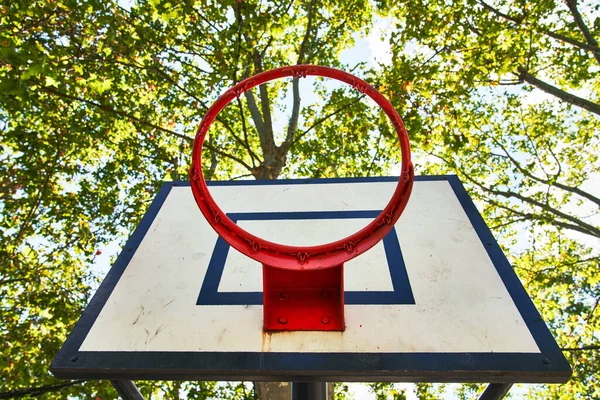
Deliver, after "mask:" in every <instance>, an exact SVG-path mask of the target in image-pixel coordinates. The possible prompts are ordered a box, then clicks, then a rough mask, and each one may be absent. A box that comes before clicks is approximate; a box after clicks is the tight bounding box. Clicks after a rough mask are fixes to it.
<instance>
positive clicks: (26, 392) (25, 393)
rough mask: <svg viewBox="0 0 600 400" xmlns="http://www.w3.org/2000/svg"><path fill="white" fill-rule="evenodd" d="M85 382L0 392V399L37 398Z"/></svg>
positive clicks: (78, 381) (79, 381)
mask: <svg viewBox="0 0 600 400" xmlns="http://www.w3.org/2000/svg"><path fill="white" fill-rule="evenodd" d="M84 382H87V381H86V380H77V381H72V382H65V383H59V384H56V385H47V386H38V387H32V388H27V389H19V390H11V391H8V392H0V399H16V398H20V397H29V396H39V395H41V394H44V393H49V392H56V391H59V390H61V389H64V388H66V387H69V386H74V385H79V384H80V383H84Z"/></svg>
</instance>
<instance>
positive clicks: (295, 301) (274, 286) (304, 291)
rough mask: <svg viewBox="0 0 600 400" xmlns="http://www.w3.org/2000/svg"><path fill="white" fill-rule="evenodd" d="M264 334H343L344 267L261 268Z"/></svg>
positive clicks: (264, 266)
mask: <svg viewBox="0 0 600 400" xmlns="http://www.w3.org/2000/svg"><path fill="white" fill-rule="evenodd" d="M262 268H263V314H264V329H265V330H266V331H343V330H344V328H345V324H344V265H343V264H342V265H338V266H335V267H331V268H325V269H313V270H304V271H303V270H299V271H298V270H296V271H295V270H289V269H282V268H277V267H272V266H269V265H265V264H263V266H262Z"/></svg>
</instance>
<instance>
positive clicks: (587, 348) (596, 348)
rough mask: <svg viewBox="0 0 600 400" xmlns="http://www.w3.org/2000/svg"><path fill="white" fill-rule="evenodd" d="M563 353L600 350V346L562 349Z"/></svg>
mask: <svg viewBox="0 0 600 400" xmlns="http://www.w3.org/2000/svg"><path fill="white" fill-rule="evenodd" d="M561 350H562V351H590V350H600V345H590V346H581V347H562V348H561Z"/></svg>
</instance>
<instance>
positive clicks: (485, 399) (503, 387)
mask: <svg viewBox="0 0 600 400" xmlns="http://www.w3.org/2000/svg"><path fill="white" fill-rule="evenodd" d="M512 385H513V384H512V383H490V384H489V385H488V387H487V388H486V389H485V390H484V392H483V393H482V394H481V396H480V397H479V400H501V399H503V398H504V396H506V394H507V393H508V391H509V390H510V388H511V387H512Z"/></svg>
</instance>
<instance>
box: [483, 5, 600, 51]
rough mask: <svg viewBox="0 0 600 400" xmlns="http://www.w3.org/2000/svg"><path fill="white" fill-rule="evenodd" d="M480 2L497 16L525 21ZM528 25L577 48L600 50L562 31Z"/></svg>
mask: <svg viewBox="0 0 600 400" xmlns="http://www.w3.org/2000/svg"><path fill="white" fill-rule="evenodd" d="M478 2H479V4H481V6H482V7H483V8H485V9H486V10H488V11H490V12H492V13H494V14H495V15H497V16H499V17H501V18H503V19H505V20H507V21H511V22H513V23H515V24H517V25H519V24H522V23H523V22H524V20H523V19H522V18H518V17H513V16H510V15H508V14H505V13H503V12H501V11H500V10H498V9H496V8H494V7H492V6H490V5H489V4H487V3H485V2H483V1H482V0H478ZM527 25H529V26H530V27H532V28H533V29H534V30H535V31H537V32H540V33H543V34H545V35H547V36H550V37H551V38H553V39H556V40H559V41H561V42H565V43H568V44H570V45H572V46H575V47H577V48H580V49H582V50H586V51H591V52H594V53H596V52H599V51H600V48H599V47H598V45H597V44H596V45H590V44H587V43H584V42H581V41H579V40H577V39H573V38H571V37H568V36H565V35H562V34H560V33H556V32H552V31H551V30H549V29H545V28H544V27H536V26H532V24H527ZM478 34H479V33H478Z"/></svg>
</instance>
